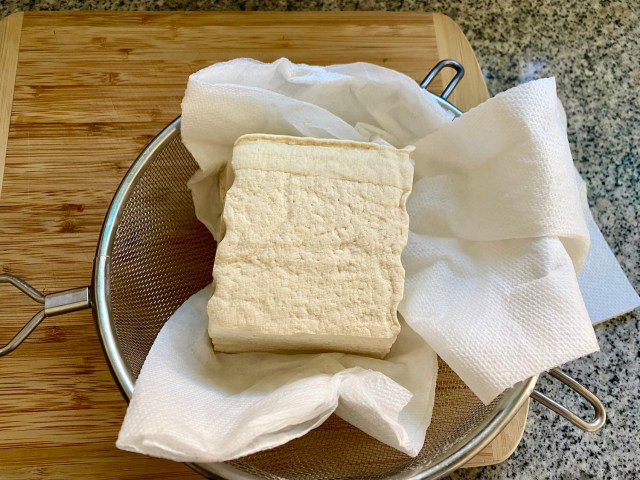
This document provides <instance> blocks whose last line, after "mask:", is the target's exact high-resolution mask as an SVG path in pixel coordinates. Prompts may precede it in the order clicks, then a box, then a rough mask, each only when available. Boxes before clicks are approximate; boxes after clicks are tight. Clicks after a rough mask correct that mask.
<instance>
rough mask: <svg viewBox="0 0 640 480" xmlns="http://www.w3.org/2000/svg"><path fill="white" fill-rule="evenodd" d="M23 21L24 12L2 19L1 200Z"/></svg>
mask: <svg viewBox="0 0 640 480" xmlns="http://www.w3.org/2000/svg"><path fill="white" fill-rule="evenodd" d="M23 19H24V13H23V12H16V13H12V14H11V15H9V16H7V17H4V18H3V19H0V45H1V47H0V198H2V180H3V176H4V162H5V156H6V153H7V145H8V144H9V126H10V124H11V109H12V108H13V91H14V89H15V81H16V71H17V69H18V56H19V53H20V37H21V35H22V22H23Z"/></svg>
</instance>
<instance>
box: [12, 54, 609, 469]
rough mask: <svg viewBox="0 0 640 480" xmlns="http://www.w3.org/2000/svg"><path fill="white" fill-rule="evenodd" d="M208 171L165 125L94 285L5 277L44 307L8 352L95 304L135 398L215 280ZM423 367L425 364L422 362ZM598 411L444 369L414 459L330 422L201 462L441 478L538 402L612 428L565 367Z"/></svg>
mask: <svg viewBox="0 0 640 480" xmlns="http://www.w3.org/2000/svg"><path fill="white" fill-rule="evenodd" d="M445 67H453V68H455V69H456V70H457V73H456V75H455V77H454V80H452V82H451V83H450V85H449V86H448V87H447V88H446V89H445V92H444V93H443V97H435V98H436V99H437V100H438V102H439V103H440V104H441V106H442V107H443V108H446V109H448V110H449V111H451V112H453V113H454V114H455V115H460V114H461V112H460V111H459V110H458V109H457V108H455V107H454V106H452V105H451V104H450V103H448V102H447V101H446V96H447V95H448V94H449V93H450V92H451V91H452V90H453V88H454V87H455V84H456V83H457V81H458V80H459V79H460V78H461V77H462V72H463V70H462V67H460V65H459V64H457V63H455V62H452V61H443V62H440V64H438V65H437V66H436V67H435V68H434V69H433V70H432V71H431V72H430V74H429V75H428V76H427V78H425V80H424V81H423V82H422V84H421V86H423V87H425V88H426V86H428V84H429V83H430V81H431V80H432V79H433V78H434V77H435V76H436V75H437V74H438V72H439V71H440V70H441V69H442V68H445ZM197 169H198V165H197V164H196V162H195V160H194V159H193V158H192V156H191V155H190V153H189V152H188V150H187V149H186V148H185V146H184V145H183V144H182V141H181V138H180V119H177V120H175V121H174V122H172V123H171V124H170V125H169V126H167V127H166V128H165V129H164V130H163V131H162V132H161V133H160V134H159V135H158V136H157V137H156V138H155V139H154V140H153V141H152V142H151V143H150V144H149V145H148V146H147V148H146V149H145V150H144V151H143V152H142V154H141V155H140V156H139V157H138V159H137V160H136V162H135V163H134V164H133V166H132V167H131V170H130V171H129V172H128V173H127V175H126V177H125V178H124V180H123V181H122V184H121V185H120V187H119V189H118V191H117V192H116V194H115V196H114V199H113V201H112V204H111V206H110V208H109V211H108V213H107V216H106V219H105V222H104V225H103V230H102V233H101V236H100V241H99V245H98V251H97V255H96V259H95V264H94V273H93V283H92V285H91V287H85V288H78V289H74V290H70V291H66V292H61V293H57V294H51V295H47V296H46V297H45V296H43V295H42V294H41V293H40V292H38V291H37V290H35V289H33V288H32V287H30V286H29V285H28V284H26V283H25V282H23V281H22V280H20V279H18V278H16V277H12V276H9V275H1V276H0V283H1V282H9V283H12V284H14V285H15V286H17V287H18V288H20V289H21V290H22V291H24V292H25V293H26V294H27V295H29V296H30V297H31V298H33V299H34V300H36V301H37V302H40V303H43V304H44V309H43V310H42V311H41V312H40V313H38V314H37V315H36V316H35V317H33V318H32V319H31V320H30V321H29V322H28V323H27V324H26V325H25V327H24V328H23V329H22V330H21V331H20V332H19V333H18V334H17V335H16V337H15V338H14V339H13V340H11V341H10V342H9V343H8V344H7V345H6V346H5V347H2V348H0V356H2V355H5V354H7V353H10V352H11V351H13V350H14V349H15V348H16V347H17V346H18V345H19V344H20V343H21V342H22V341H23V340H24V339H25V338H26V337H27V336H28V335H29V334H30V333H31V332H32V331H33V330H34V329H35V328H36V327H37V325H38V324H39V323H40V322H41V321H42V320H43V319H44V318H45V317H47V316H53V315H58V314H61V313H66V312H69V311H73V310H79V309H82V308H88V307H91V308H92V309H93V311H94V316H95V319H96V325H97V329H98V333H99V335H100V338H101V340H102V344H103V347H104V350H105V355H106V357H107V360H108V363H109V365H110V368H111V370H112V372H113V374H114V377H115V379H116V380H117V383H118V385H119V387H120V388H121V390H122V391H123V393H124V395H125V397H126V398H130V397H131V395H132V392H133V387H134V383H135V379H136V377H137V376H138V373H139V372H140V369H141V367H142V364H143V363H144V360H145V358H146V355H147V353H148V351H149V349H150V348H151V345H152V344H153V342H154V340H155V338H156V335H157V334H158V332H159V331H160V329H161V328H162V326H163V325H164V323H165V322H166V321H167V320H168V319H169V317H170V316H171V315H172V314H173V312H175V310H176V309H177V308H178V307H179V306H180V305H181V304H182V303H183V302H184V301H185V300H186V299H188V298H189V297H190V296H191V295H193V294H194V293H195V292H197V291H199V290H200V289H201V288H203V287H204V286H206V285H207V284H208V283H210V282H211V271H212V266H213V262H214V255H215V242H214V241H213V238H212V237H211V235H210V234H209V232H208V230H207V229H206V228H205V227H204V226H203V225H202V224H201V223H200V222H199V221H198V220H197V218H196V216H195V212H194V208H193V203H192V199H191V193H190V191H189V189H188V188H187V181H188V180H189V178H190V177H191V176H192V175H193V174H194V173H195V172H196V171H197ZM417 368H419V366H417ZM552 374H553V375H554V376H556V378H560V380H561V381H564V382H565V383H567V384H569V385H570V386H571V387H572V388H574V389H575V390H576V391H578V393H580V394H581V395H582V396H584V397H585V398H586V399H587V400H588V401H589V402H591V403H592V404H593V405H594V408H595V409H596V418H595V420H594V421H593V422H591V423H589V422H585V421H584V420H582V419H580V418H578V417H576V416H575V415H574V414H572V413H571V412H569V411H568V410H566V409H565V408H564V407H562V406H561V405H559V404H557V403H555V402H553V401H552V400H550V399H548V398H547V397H545V396H544V395H542V394H540V393H539V392H536V391H534V390H533V389H534V385H535V382H536V378H535V377H533V378H530V379H528V380H526V381H523V382H521V383H519V384H517V385H515V386H513V387H512V388H510V389H509V390H507V391H506V392H504V393H503V394H502V395H501V396H500V397H498V398H497V399H496V400H495V401H494V402H493V403H491V404H490V405H486V406H485V405H484V404H483V403H482V402H481V401H480V400H479V399H478V398H477V397H476V396H475V395H474V394H473V393H472V392H471V390H469V389H468V388H467V387H466V385H465V384H464V383H463V382H462V381H461V380H460V379H459V378H458V376H457V375H456V374H455V373H454V372H453V371H452V370H451V369H450V368H449V367H448V366H447V365H446V364H444V363H443V362H440V364H439V372H438V380H437V387H436V397H435V406H434V410H433V418H432V421H431V426H430V427H429V430H428V431H427V436H426V440H425V443H424V446H423V448H422V450H421V452H420V453H419V455H418V456H417V457H416V458H410V457H408V456H406V455H405V454H403V453H401V452H399V451H397V450H395V449H393V448H391V447H388V446H386V445H384V444H382V443H380V442H378V441H376V440H375V439H373V438H372V437H369V436H368V435H366V434H365V433H363V432H361V431H360V430H358V429H356V428H355V427H353V426H351V425H350V424H348V423H346V422H345V421H343V420H341V419H340V418H338V417H336V416H332V417H330V418H329V420H328V421H326V422H325V423H324V424H323V425H321V426H320V427H319V428H317V429H315V430H312V431H311V432H309V433H308V434H307V435H305V436H303V437H301V438H299V439H296V440H293V441H291V442H289V443H287V444H285V445H283V446H280V447H277V448H274V449H271V450H267V451H263V452H259V453H256V454H253V455H250V456H247V457H244V458H241V459H239V460H235V461H231V462H227V463H220V464H206V465H205V464H198V465H191V466H192V467H193V468H194V469H195V470H196V471H198V472H200V473H202V474H203V475H205V476H208V477H211V478H217V477H224V478H246V479H250V478H251V479H255V478H262V479H296V480H325V479H326V480H328V479H336V478H353V479H356V478H357V479H372V480H378V479H382V478H397V479H405V478H437V477H440V476H442V475H444V474H446V473H448V472H450V471H452V470H453V469H455V468H457V467H459V466H460V465H461V464H463V463H464V462H465V461H467V460H468V459H469V458H471V457H472V456H473V455H475V454H476V453H477V452H478V451H479V450H481V449H482V448H483V447H484V446H485V445H487V444H488V443H489V442H490V441H491V440H492V439H493V438H494V437H495V436H496V435H497V434H498V433H499V432H500V430H501V429H502V428H503V427H504V426H506V424H507V423H508V422H509V420H510V419H511V418H512V417H513V416H514V415H515V414H516V413H517V411H518V410H519V408H520V407H521V406H522V405H523V403H524V402H525V401H526V400H527V398H529V396H533V398H536V399H537V400H539V401H541V402H542V403H544V404H545V405H547V406H549V407H550V408H552V409H554V410H555V411H558V412H559V413H560V414H562V415H563V416H565V417H566V418H568V419H569V420H570V421H572V422H573V423H575V424H576V425H578V426H579V427H581V428H583V429H584V430H589V431H594V430H597V429H599V428H601V427H602V425H603V424H604V409H603V407H602V404H601V403H600V401H599V400H598V399H597V398H596V397H595V396H593V395H592V394H591V393H590V392H589V391H588V390H586V389H585V388H584V387H582V386H581V385H579V384H577V383H576V382H575V381H573V380H572V379H570V378H568V377H566V376H564V375H563V374H561V373H560V372H558V371H555V372H552Z"/></svg>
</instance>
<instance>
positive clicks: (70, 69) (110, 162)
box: [0, 12, 526, 480]
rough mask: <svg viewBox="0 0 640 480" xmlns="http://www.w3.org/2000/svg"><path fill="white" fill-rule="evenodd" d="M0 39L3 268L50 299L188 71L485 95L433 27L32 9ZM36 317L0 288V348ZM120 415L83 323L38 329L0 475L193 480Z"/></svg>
mask: <svg viewBox="0 0 640 480" xmlns="http://www.w3.org/2000/svg"><path fill="white" fill-rule="evenodd" d="M19 19H21V20H22V22H21V23H22V28H21V29H20V27H19V23H20V22H19V21H18V20H19ZM20 35H21V36H20ZM0 38H2V44H1V45H0V51H1V53H0V55H1V56H0V59H2V62H5V63H4V64H2V65H3V68H2V70H1V72H2V84H0V93H1V94H2V95H4V96H0V98H1V99H2V109H0V127H2V128H4V129H5V130H4V136H3V130H2V128H0V141H2V140H3V138H4V137H5V136H6V137H7V138H8V141H7V142H5V143H6V155H0V158H6V165H5V169H4V174H5V175H4V191H3V196H2V199H1V200H0V271H1V272H3V273H11V274H14V275H18V276H20V277H23V278H25V279H27V280H28V281H30V282H31V283H32V284H33V285H34V286H35V287H36V288H38V289H40V290H41V291H43V292H45V293H51V292H54V291H57V290H62V289H67V288H73V287H78V286H82V285H88V284H89V283H90V281H91V267H92V262H93V256H94V254H95V247H96V242H97V238H98V235H99V232H100V228H101V225H102V221H103V217H104V214H105V211H106V209H107V206H108V204H109V202H110V200H111V197H112V195H113V193H114V191H115V189H116V188H117V186H118V184H119V182H120V179H121V178H122V177H123V175H124V173H125V172H126V170H127V168H128V167H129V166H130V165H131V163H132V162H133V160H134V159H135V158H136V156H137V154H138V152H140V150H141V149H142V148H143V147H144V146H145V144H146V143H147V142H148V141H149V140H150V139H151V138H152V137H153V136H154V135H155V134H156V133H157V132H158V131H159V130H160V129H161V128H162V127H163V126H164V125H165V124H167V123H168V122H169V121H170V120H172V119H173V118H174V117H175V116H176V115H178V114H179V113H180V100H181V98H182V95H183V93H184V87H185V85H186V81H187V78H188V76H189V74H191V73H193V72H195V71H196V70H198V69H200V68H203V67H205V66H207V65H210V64H211V63H214V62H217V61H222V60H229V59H232V58H235V57H239V56H248V57H254V58H258V59H260V60H265V61H271V60H275V59H277V58H279V57H282V56H287V57H288V58H290V59H291V60H293V61H296V62H306V63H310V64H330V63H343V62H352V61H366V62H371V63H376V64H379V65H384V66H387V67H390V68H393V69H396V70H399V71H402V72H404V73H406V74H407V75H409V76H411V77H412V78H414V79H416V80H421V79H422V78H423V77H424V75H425V74H426V73H427V71H428V69H429V68H430V67H431V66H432V65H434V64H435V63H436V62H437V61H438V60H439V59H441V58H443V56H452V57H453V58H455V59H457V60H459V61H461V62H462V63H463V64H464V65H465V67H466V72H467V77H466V79H465V80H463V82H462V83H461V84H460V86H459V87H458V90H457V91H456V93H455V94H454V95H455V96H454V97H453V99H454V100H455V101H458V102H459V105H460V106H461V107H462V108H469V107H471V106H473V105H475V104H477V103H479V102H480V101H482V100H484V99H486V97H487V93H486V87H485V86H484V83H483V82H482V80H481V79H482V77H481V73H480V69H479V67H478V65H477V62H476V60H475V57H474V56H473V52H472V51H471V49H470V47H469V45H468V43H467V42H466V40H465V39H464V35H463V34H462V33H461V32H460V30H459V29H458V27H457V26H456V25H455V24H454V23H453V22H451V21H450V20H448V19H446V17H442V16H440V15H432V14H415V13H379V12H349V13H346V12H345V13H329V12H327V13H323V12H318V13H278V12H273V13H263V12H259V13H258V12H255V13H236V12H233V13H227V12H225V13H201V12H198V13H109V12H100V13H97V12H73V13H35V12H34V13H25V14H24V16H23V17H21V16H20V15H18V16H12V17H9V18H8V19H5V20H4V21H3V22H2V23H1V24H0ZM6 38H9V39H10V40H5V39H6ZM443 42H447V44H448V45H449V44H450V45H453V46H451V47H449V46H443V45H442V43H443ZM18 45H19V48H18ZM7 59H8V60H7ZM16 59H17V65H16V66H15V67H13V70H12V69H11V68H7V67H6V65H9V64H11V65H13V64H15V62H16ZM7 62H8V63H7ZM9 66H10V65H9ZM12 72H15V88H14V87H13V85H11V83H12V79H13V77H14V74H13V73H12ZM10 85H11V88H9V86H10ZM433 88H434V89H435V91H436V92H438V91H439V90H440V89H441V88H442V83H441V81H440V79H438V80H437V81H436V82H435V83H434V85H433ZM7 92H11V93H7ZM7 99H8V100H7ZM9 104H11V106H9V107H7V105H9ZM9 119H10V122H9ZM7 127H8V131H7ZM2 145H3V148H4V145H5V144H2ZM0 153H3V152H0ZM36 310H37V307H36V306H35V305H33V304H31V303H30V302H29V300H27V299H25V297H23V296H21V295H19V294H17V293H16V292H14V291H13V290H11V289H10V288H9V287H7V286H6V285H3V286H2V288H0V318H1V321H2V323H1V327H0V343H2V344H4V343H6V342H7V341H8V340H9V339H10V338H11V336H13V334H14V333H15V332H16V331H17V330H18V329H19V328H20V327H21V326H22V324H23V323H24V321H25V320H26V319H28V318H29V317H30V316H31V315H33V313H34V312H35V311H36ZM125 409H126V404H125V402H124V400H123V399H122V398H121V396H120V394H119V392H118V390H117V388H116V387H115V384H114V382H113V380H112V379H111V375H110V373H109V370H108V368H107V365H106V364H105V361H104V358H103V354H102V351H101V349H100V345H99V342H98V339H97V336H96V333H95V329H94V325H93V320H92V318H91V313H90V312H87V311H84V312H77V313H73V314H70V315H65V316H61V317H55V318H51V319H46V320H45V321H44V322H43V324H42V325H41V326H40V327H39V328H38V329H37V330H36V332H35V333H34V334H33V335H32V336H31V337H30V338H29V339H28V340H27V342H26V343H25V344H24V345H22V346H21V347H20V349H18V350H17V351H16V352H14V353H13V354H12V355H10V356H8V357H5V358H2V359H0V478H2V479H3V480H18V479H20V480H23V479H34V478H47V479H87V478H92V479H101V478H109V479H133V478H136V479H144V478H149V479H161V478H199V477H197V476H196V475H195V474H193V473H192V472H191V471H190V470H189V469H188V468H187V467H186V466H184V465H181V464H176V463H172V462H168V461H164V460H159V459H154V458H150V457H145V456H142V455H134V454H129V453H126V452H122V451H119V450H117V449H116V448H115V445H114V442H115V439H116V437H117V434H118V429H119V426H120V423H121V421H122V418H123V415H124V412H125ZM519 418H520V420H519V422H520V423H518V424H515V423H514V424H513V428H514V431H518V429H519V431H520V432H521V431H522V428H523V426H524V423H523V421H524V419H526V412H525V413H524V414H522V415H521V416H520V417H519ZM516 437H517V435H514V436H512V437H509V439H510V440H505V441H504V442H503V443H500V442H497V443H496V442H494V444H492V446H490V447H488V449H489V450H487V451H488V452H490V453H486V454H485V456H484V457H483V458H486V459H493V460H491V461H499V460H501V459H503V458H505V457H504V453H505V451H506V450H509V451H511V449H512V448H513V447H514V446H515V444H517V441H515V442H514V441H513V440H514V439H515V438H516ZM504 438H507V437H504ZM509 442H511V443H509ZM506 444H508V445H509V448H508V449H506V447H505V445H506ZM493 445H495V446H493ZM501 455H502V456H501Z"/></svg>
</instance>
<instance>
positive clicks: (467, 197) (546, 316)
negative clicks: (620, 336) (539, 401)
mask: <svg viewBox="0 0 640 480" xmlns="http://www.w3.org/2000/svg"><path fill="white" fill-rule="evenodd" d="M557 105H558V104H557V100H556V90H555V81H554V80H553V79H544V80H538V81H535V82H530V83H528V84H524V85H521V86H519V87H516V88H514V89H511V90H509V91H507V92H505V93H502V94H500V95H497V96H496V97H494V98H492V99H490V100H488V101H487V102H485V103H483V104H482V105H480V106H478V107H476V108H475V109H473V110H471V111H469V112H468V113H466V114H465V115H463V116H462V117H461V118H459V119H456V120H455V121H454V122H452V123H451V124H449V125H446V126H444V127H442V128H440V129H439V130H437V131H436V132H435V133H433V134H431V135H429V136H427V137H425V138H424V139H422V140H421V141H420V142H418V143H417V144H416V147H417V148H416V152H415V158H416V167H415V177H414V182H415V183H414V189H413V193H412V195H411V197H410V198H409V202H408V205H407V210H408V212H409V215H410V218H411V224H410V233H409V242H408V244H407V247H406V249H405V251H404V253H403V264H404V266H405V269H406V281H405V296H404V299H403V301H402V303H401V305H400V308H399V310H400V312H401V313H402V314H403V316H404V317H405V318H406V320H407V322H408V323H409V324H410V325H411V326H412V327H413V328H414V329H415V330H416V331H417V332H418V333H419V334H420V335H421V336H422V337H423V338H425V339H427V341H428V343H429V344H430V345H431V346H432V347H433V349H434V350H435V351H436V352H437V353H438V355H440V356H441V357H442V358H443V359H444V360H445V361H446V362H447V363H448V364H449V365H450V366H451V367H452V368H453V370H455V371H456V373H457V374H458V375H459V376H460V377H461V378H462V380H464V381H465V383H467V384H468V385H469V386H470V388H471V389H472V390H473V391H474V393H475V394H476V395H478V397H480V399H481V400H482V401H483V402H485V403H489V402H490V401H491V400H492V399H493V398H495V397H496V396H497V395H498V394H500V393H501V392H502V391H503V390H504V389H506V388H507V387H509V386H511V385H513V384H514V383H516V382H518V381H520V380H523V379H525V378H527V377H530V376H532V375H535V374H538V373H540V372H542V371H544V370H547V369H549V368H552V367H554V366H557V365H561V364H563V363H566V362H568V361H570V360H573V359H575V358H578V357H581V356H584V355H587V354H589V353H592V352H594V351H596V350H597V349H598V344H597V340H596V337H595V333H594V331H593V328H592V326H591V321H590V320H589V315H588V313H587V310H586V307H585V304H584V301H583V299H582V295H581V292H580V288H579V286H578V281H577V278H576V271H578V270H579V269H580V268H582V265H583V263H584V260H585V257H586V255H587V253H588V251H589V232H588V227H587V223H586V219H585V217H584V214H583V210H582V208H583V207H582V206H583V204H584V203H585V202H586V199H585V198H584V192H582V191H581V190H580V188H579V184H578V182H577V181H576V179H577V177H576V173H575V169H574V166H573V162H572V159H571V152H570V149H569V144H568V140H567V137H566V134H565V132H564V128H563V125H562V124H561V123H560V121H559V115H558V112H557V108H558V107H557ZM425 292H428V295H427V294H426V293H425Z"/></svg>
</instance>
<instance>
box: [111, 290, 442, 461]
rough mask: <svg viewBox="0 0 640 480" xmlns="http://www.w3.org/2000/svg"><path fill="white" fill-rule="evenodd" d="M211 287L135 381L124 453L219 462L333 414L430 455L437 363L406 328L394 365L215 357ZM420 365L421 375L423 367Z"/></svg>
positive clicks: (332, 357)
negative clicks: (210, 329) (209, 326)
mask: <svg viewBox="0 0 640 480" xmlns="http://www.w3.org/2000/svg"><path fill="white" fill-rule="evenodd" d="M211 293H212V292H211V287H210V286H209V287H207V288H205V289H203V290H201V291H200V292H198V293H197V294H195V295H194V296H193V297H191V298H190V299H189V300H187V302H186V303H184V304H183V305H182V306H181V307H180V308H179V309H178V310H177V311H176V313H175V314H174V315H173V316H172V317H171V318H170V319H169V321H168V322H167V323H166V324H165V326H164V327H163V329H162V330H161V331H160V333H159V334H158V337H157V339H156V341H155V342H154V344H153V346H152V347H151V351H150V352H149V355H148V356H147V359H146V361H145V363H144V366H143V367H142V371H141V372H140V375H139V376H138V379H137V381H136V386H135V391H134V395H133V398H132V399H131V403H130V404H129V409H128V410H127V415H126V417H125V420H124V423H123V425H122V428H121V430H120V434H119V436H118V442H117V446H118V448H121V449H123V450H129V451H133V452H139V453H145V454H148V455H154V456H157V457H163V458H168V459H171V460H176V461H182V462H220V461H224V460H230V459H234V458H238V457H241V456H243V455H248V454H250V453H253V452H257V451H260V450H265V449H267V448H272V447H275V446H278V445H281V444H283V443H285V442H287V441H289V440H292V439H294V438H297V437H300V436H301V435H304V434H305V433H306V432H308V431H309V430H311V429H312V428H315V427H317V426H319V425H320V424H321V423H322V422H323V421H324V420H326V418H327V417H328V416H329V415H331V413H333V412H334V411H335V413H336V414H337V415H339V416H340V417H342V418H343V419H345V420H347V421H348V422H350V423H352V424H353V425H355V426H356V427H358V428H360V429H361V430H363V431H364V432H366V433H368V434H369V435H371V436H373V437H375V438H376V439H378V440H380V441H381V442H384V443H386V444H388V445H391V446H392V447H395V448H397V449H398V450H400V451H402V452H405V453H407V454H408V455H416V454H417V453H418V452H419V451H420V449H421V448H422V444H423V442H424V435H425V432H426V429H427V426H428V424H429V419H430V418H431V410H432V409H433V402H434V392H435V378H436V370H437V357H436V355H435V353H434V352H433V350H431V349H430V348H429V347H428V346H427V345H426V343H425V342H424V341H423V340H422V339H421V338H420V337H419V336H418V335H416V334H415V332H413V331H412V330H411V329H410V328H409V327H407V326H406V325H403V328H402V331H401V333H400V336H399V337H398V340H397V341H396V343H395V344H394V346H393V348H392V349H391V352H390V353H389V355H388V356H387V359H386V360H376V359H372V358H366V357H359V356H355V355H346V354H341V353H326V354H313V355H312V354H308V355H276V354H269V353H240V354H224V353H215V352H214V351H213V349H212V348H211V339H210V338H209V336H208V334H207V322H208V318H207V310H206V306H207V301H208V300H209V298H210V297H211ZM416 366H419V368H416Z"/></svg>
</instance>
